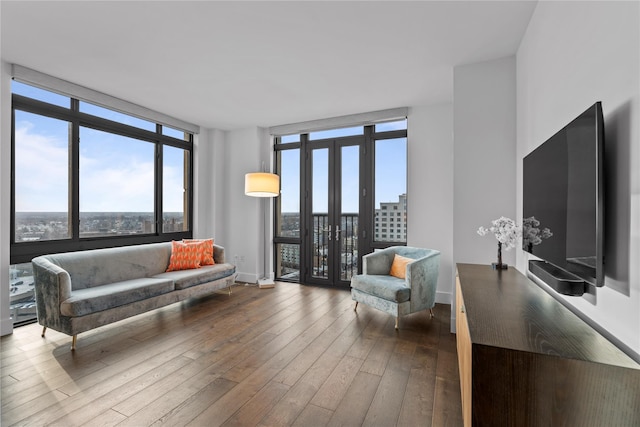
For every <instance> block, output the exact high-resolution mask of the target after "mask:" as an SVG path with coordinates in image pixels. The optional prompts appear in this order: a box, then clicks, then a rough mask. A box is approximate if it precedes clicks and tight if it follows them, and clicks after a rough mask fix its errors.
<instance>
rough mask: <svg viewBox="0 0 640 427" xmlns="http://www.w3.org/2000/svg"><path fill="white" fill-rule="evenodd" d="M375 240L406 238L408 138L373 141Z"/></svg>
mask: <svg viewBox="0 0 640 427" xmlns="http://www.w3.org/2000/svg"><path fill="white" fill-rule="evenodd" d="M374 167H375V181H374V183H375V184H374V185H375V215H374V239H375V240H376V241H387V242H406V241H407V138H396V139H383V140H377V141H376V142H375V166H374Z"/></svg>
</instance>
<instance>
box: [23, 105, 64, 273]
mask: <svg viewBox="0 0 640 427" xmlns="http://www.w3.org/2000/svg"><path fill="white" fill-rule="evenodd" d="M70 142H71V123H70V122H68V121H65V120H59V119H54V118H51V117H45V116H41V115H38V114H32V113H28V112H25V111H15V113H14V150H13V153H14V154H13V155H14V176H15V182H14V194H15V197H14V206H15V208H14V212H15V216H14V227H13V230H14V233H13V237H14V242H15V243H16V244H22V243H28V242H34V241H44V240H61V239H69V238H70V237H71V228H70V224H69V222H70V219H71V217H70V212H69V203H68V200H69V192H70V185H69V158H70V152H71V149H70ZM25 261H30V260H25Z"/></svg>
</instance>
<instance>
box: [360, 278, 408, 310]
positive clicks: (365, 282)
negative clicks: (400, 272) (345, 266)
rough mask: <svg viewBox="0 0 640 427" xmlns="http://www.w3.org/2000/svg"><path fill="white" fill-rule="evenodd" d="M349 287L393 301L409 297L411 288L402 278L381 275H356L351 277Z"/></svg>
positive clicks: (400, 300)
mask: <svg viewBox="0 0 640 427" xmlns="http://www.w3.org/2000/svg"><path fill="white" fill-rule="evenodd" d="M351 287H352V288H353V289H357V290H359V291H362V292H364V293H367V294H369V295H373V296H375V297H378V298H382V299H385V300H387V301H393V302H397V303H400V302H405V301H409V299H410V298H411V288H409V287H408V286H407V283H406V282H405V280H404V279H398V278H397V277H393V276H382V275H369V276H364V275H357V276H353V277H352V278H351Z"/></svg>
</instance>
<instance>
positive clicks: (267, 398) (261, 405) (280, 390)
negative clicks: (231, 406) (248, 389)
mask: <svg viewBox="0 0 640 427" xmlns="http://www.w3.org/2000/svg"><path fill="white" fill-rule="evenodd" d="M287 391H289V386H287V385H284V384H282V383H278V382H273V381H270V382H269V383H268V384H267V385H266V386H264V387H263V388H262V389H261V390H260V391H259V392H258V393H256V395H255V396H253V397H252V398H251V399H250V400H249V401H248V402H247V403H245V404H244V405H243V406H242V407H241V408H240V409H238V410H237V411H236V413H235V414H233V416H232V417H231V418H229V419H228V420H227V421H226V422H225V423H224V424H223V426H224V427H234V426H235V427H243V426H255V425H257V424H258V423H259V422H260V420H261V419H262V418H263V417H264V414H265V413H266V412H268V411H270V410H271V409H272V408H273V407H274V406H275V404H276V403H277V402H278V401H279V400H280V399H281V398H282V396H284V395H285V393H286V392H287Z"/></svg>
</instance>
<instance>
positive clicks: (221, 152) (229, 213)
mask: <svg viewBox="0 0 640 427" xmlns="http://www.w3.org/2000/svg"><path fill="white" fill-rule="evenodd" d="M214 145H215V146H216V149H215V150H214V151H215V153H214V155H215V164H216V166H217V167H215V171H214V174H215V177H214V192H215V197H216V203H215V204H216V206H215V211H216V216H217V218H216V220H215V235H216V242H219V244H221V245H222V246H224V247H225V252H226V255H227V259H228V260H229V261H230V262H232V263H234V264H236V268H237V271H238V280H239V281H246V282H249V283H255V282H256V281H257V279H258V278H259V277H261V276H262V273H263V263H264V261H263V257H264V247H263V239H264V237H263V231H264V225H263V224H264V219H263V211H262V203H267V204H268V205H269V209H268V212H269V214H270V212H271V203H272V201H271V199H260V198H255V197H249V196H245V194H244V175H245V174H246V173H249V172H259V171H261V170H262V162H263V161H264V162H265V167H266V168H267V169H269V168H270V165H271V159H270V158H269V157H270V156H269V153H271V151H270V149H269V148H270V142H269V138H268V134H267V132H266V131H265V129H262V128H257V127H255V128H249V129H242V130H235V131H229V132H225V134H224V143H223V144H220V143H219V142H218V143H215V144H214ZM221 145H223V146H221ZM220 163H222V164H220ZM269 170H271V169H269ZM268 221H270V216H269V217H268ZM267 231H268V232H269V234H270V233H271V227H269V228H268V230H267ZM270 239H271V237H270V236H268V241H270ZM236 256H237V258H236ZM243 259H244V261H243ZM271 265H272V263H271V261H270V260H269V262H268V264H267V267H268V268H269V267H270V266H271ZM269 270H271V269H270V268H269Z"/></svg>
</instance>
